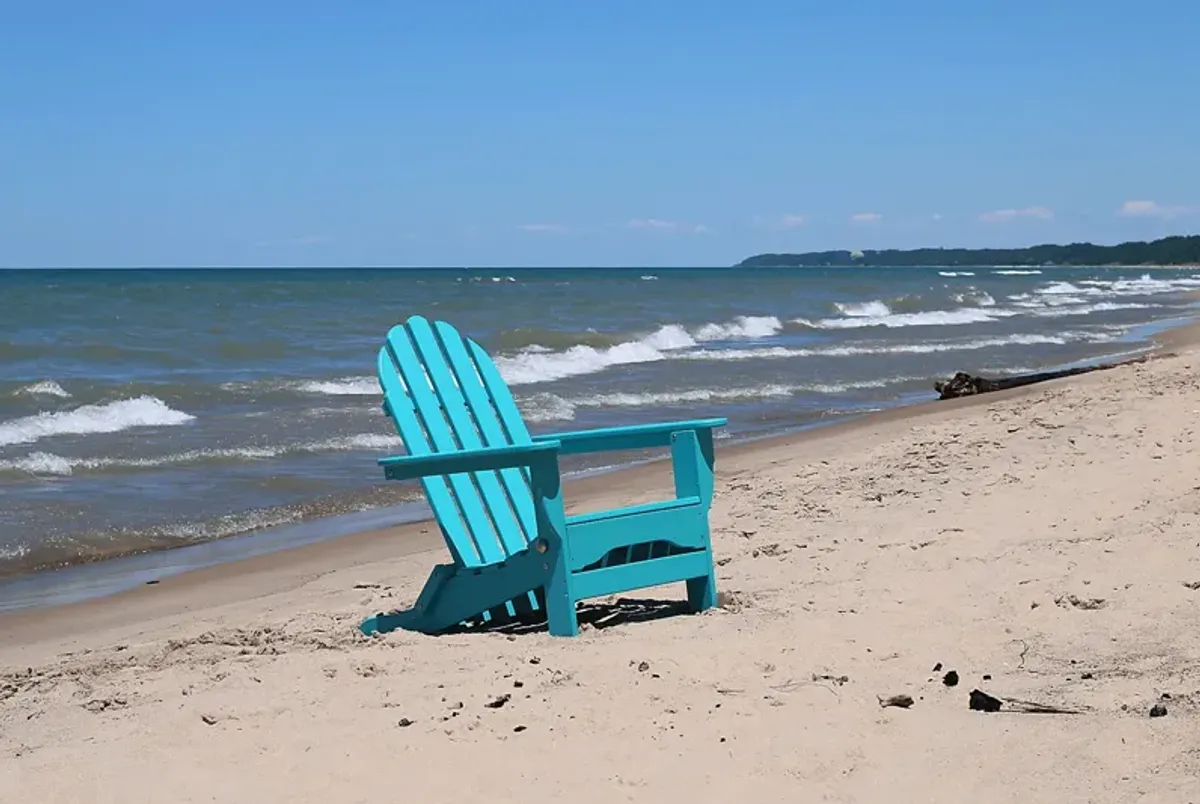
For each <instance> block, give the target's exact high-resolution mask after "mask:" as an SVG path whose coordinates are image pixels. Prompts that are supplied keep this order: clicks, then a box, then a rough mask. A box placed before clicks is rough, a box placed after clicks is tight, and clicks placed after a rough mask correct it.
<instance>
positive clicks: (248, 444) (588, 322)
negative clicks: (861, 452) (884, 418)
mask: <svg viewBox="0 0 1200 804" xmlns="http://www.w3.org/2000/svg"><path fill="white" fill-rule="evenodd" d="M1197 289H1200V273H1195V274H1194V273H1193V272H1191V271H1177V270H1146V269H1116V268H1094V269H1087V268H1071V269H1063V268H1055V269H1046V270H1045V271H1044V272H1041V271H1036V270H1029V269H1006V268H977V269H970V270H953V271H952V270H946V269H938V268H892V269H812V268H808V269H795V270H788V269H758V270H754V269H669V270H667V269H654V270H650V269H590V270H550V269H536V270H535V269H521V270H518V269H503V270H411V269H391V270H380V269H337V270H282V269H280V270H251V269H238V270H141V271H0V576H4V575H13V574H18V573H21V572H26V571H28V570H30V569H33V568H36V567H42V566H50V565H61V564H69V563H76V562H80V561H86V560H94V559H98V558H104V557H109V556H115V555H121V554H128V553H131V552H137V551H142V550H150V549H155V548H166V547H177V546H182V545H187V544H192V543H196V542H200V541H205V540H211V539H217V538H221V537H226V536H230V535H233V534H238V533H244V532H247V531H253V530H256V529H261V528H264V527H268V526H272V525H279V524H285V523H292V522H298V521H302V520H307V519H312V518H315V517H320V516H328V515H331V514H337V513H344V512H351V511H359V510H364V509H370V508H376V507H380V506H390V505H394V504H396V503H398V502H404V501H406V500H410V499H413V497H414V496H415V487H413V486H411V485H399V484H384V483H383V482H382V479H381V474H380V472H379V469H378V467H377V466H376V465H375V461H376V460H377V459H378V458H380V457H384V456H387V455H391V454H396V453H398V452H400V451H402V450H401V444H400V440H399V439H398V438H397V437H396V434H395V431H394V429H393V428H392V426H391V424H390V422H389V420H388V419H387V418H386V417H385V416H384V415H383V413H382V412H381V411H380V408H379V402H380V395H379V391H378V387H377V385H376V383H375V380H374V377H373V367H374V360H375V353H376V352H377V350H378V348H379V345H380V343H381V340H382V337H383V335H384V333H385V332H386V331H387V329H388V328H389V327H390V326H392V325H393V324H395V323H397V322H399V321H400V320H402V319H403V318H405V317H407V316H408V315H411V314H413V313H421V314H424V315H427V316H429V317H433V318H441V319H445V320H448V321H450V322H452V323H454V324H455V325H456V326H457V327H458V328H459V329H460V330H461V331H463V332H464V333H466V334H469V335H471V336H473V337H475V338H477V339H478V340H479V341H480V342H481V343H482V344H483V345H484V346H485V347H486V348H487V349H488V350H489V351H490V352H491V353H492V354H493V355H494V356H495V357H496V362H497V364H498V366H499V368H500V371H501V373H502V375H503V376H504V377H505V378H506V379H507V380H508V382H509V383H510V384H511V386H512V388H513V392H514V394H515V396H516V397H517V400H518V404H519V405H520V406H521V409H522V411H523V412H524V415H525V416H526V418H527V420H528V421H529V422H530V425H531V428H532V429H534V430H535V431H546V430H552V429H583V428H591V427H602V426H611V425H617V424H632V423H638V422H647V421H657V420H664V419H677V418H685V417H697V416H717V415H720V416H727V417H729V420H730V424H729V427H728V432H727V433H725V434H723V435H724V437H728V438H746V437H752V436H759V435H768V434H771V433H777V432H782V431H785V430H790V429H795V428H797V427H803V426H808V425H812V424H815V423H821V422H829V421H836V420H838V419H841V418H844V417H847V416H851V415H856V414H860V413H862V412H865V411H870V410H877V409H881V408H884V407H889V406H894V405H897V404H904V403H908V402H915V401H920V400H923V399H927V398H931V397H932V395H933V394H932V390H931V386H932V381H933V380H934V379H936V378H938V377H942V376H947V375H949V374H951V373H953V372H954V371H956V370H960V369H962V370H970V371H976V372H980V373H992V374H1000V373H1006V372H1016V371H1032V370H1038V369H1044V368H1048V367H1051V366H1056V365H1061V364H1064V363H1071V362H1075V361H1079V360H1089V359H1096V358H1099V357H1104V356H1115V355H1121V354H1129V353H1131V352H1134V351H1137V350H1138V349H1144V348H1146V347H1148V346H1149V344H1148V343H1147V342H1145V341H1144V340H1138V339H1137V338H1136V337H1133V336H1131V335H1130V333H1131V332H1135V331H1136V330H1137V328H1139V327H1142V326H1144V325H1147V324H1152V323H1153V322H1156V321H1165V320H1168V319H1175V318H1179V317H1181V316H1186V315H1190V314H1191V312H1192V308H1191V305H1192V303H1193V302H1192V300H1191V299H1190V298H1189V293H1190V292H1193V291H1195V290H1197ZM628 457H629V456H617V457H616V458H615V459H620V460H623V459H627V458H628ZM609 460H614V459H613V458H610V459H609ZM570 468H571V469H573V470H582V469H586V468H589V467H588V465H585V464H572V465H571V467H570Z"/></svg>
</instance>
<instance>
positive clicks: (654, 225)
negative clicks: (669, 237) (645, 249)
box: [625, 218, 679, 231]
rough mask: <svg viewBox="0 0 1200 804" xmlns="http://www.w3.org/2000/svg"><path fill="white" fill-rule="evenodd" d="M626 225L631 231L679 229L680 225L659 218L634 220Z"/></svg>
mask: <svg viewBox="0 0 1200 804" xmlns="http://www.w3.org/2000/svg"><path fill="white" fill-rule="evenodd" d="M625 225H626V226H627V227H629V228H630V229H658V230H660V231H669V230H672V229H678V228H679V224H678V223H676V222H675V221H664V220H660V219H659V218H634V219H632V220H631V221H629V222H628V223H626V224H625Z"/></svg>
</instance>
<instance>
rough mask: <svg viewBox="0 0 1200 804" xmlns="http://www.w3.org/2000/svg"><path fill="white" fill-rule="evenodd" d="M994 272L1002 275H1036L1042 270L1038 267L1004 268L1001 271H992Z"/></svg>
mask: <svg viewBox="0 0 1200 804" xmlns="http://www.w3.org/2000/svg"><path fill="white" fill-rule="evenodd" d="M992 273H993V274H999V275H1000V276H1036V275H1038V274H1040V273H1041V271H1039V270H1037V269H1028V270H1026V269H1024V268H1004V269H1001V270H999V271H992Z"/></svg>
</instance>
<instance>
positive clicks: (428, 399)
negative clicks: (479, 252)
mask: <svg viewBox="0 0 1200 804" xmlns="http://www.w3.org/2000/svg"><path fill="white" fill-rule="evenodd" d="M414 319H416V317H415V316H414V318H413V319H409V321H408V322H407V326H406V327H393V328H392V330H391V331H390V332H389V333H388V338H387V345H386V347H385V348H386V349H387V350H388V352H389V354H390V355H391V357H392V359H393V360H394V361H395V362H396V365H397V366H398V367H399V369H400V373H401V374H402V375H403V377H404V382H405V385H406V386H408V394H409V398H410V399H411V400H412V402H413V404H414V407H415V408H416V413H417V416H418V417H419V420H420V424H421V425H423V427H424V430H425V433H426V434H427V436H428V439H429V443H430V446H431V447H432V450H433V451H435V452H451V451H454V450H458V449H461V448H462V445H461V444H460V443H458V441H457V439H455V437H454V434H453V433H452V432H451V431H450V427H449V426H448V425H447V423H446V418H445V415H444V413H443V412H442V405H441V402H440V401H439V400H438V398H437V396H436V394H435V393H434V390H433V387H432V384H431V381H430V378H429V376H427V374H426V371H427V370H428V371H429V373H430V375H432V374H433V373H435V372H436V371H438V370H441V371H443V372H446V371H448V369H446V367H445V361H444V360H442V359H440V358H439V360H438V364H425V365H422V361H421V359H420V358H419V357H418V356H417V353H416V351H415V349H414V347H413V342H412V340H411V338H412V333H411V331H410V329H409V328H411V327H412V325H413V323H414ZM422 320H423V319H422ZM439 364H440V365H439ZM400 435H401V438H403V437H404V433H403V432H401V434H400ZM448 480H449V482H450V488H451V490H452V491H453V492H454V495H453V496H454V502H455V503H457V505H456V506H454V507H455V508H456V509H457V512H456V513H457V514H458V516H460V517H461V518H462V520H463V522H464V523H465V524H466V534H463V533H461V532H448V533H447V537H448V538H450V539H454V538H462V536H464V535H465V536H466V537H467V541H468V544H460V545H459V551H460V553H462V554H463V557H464V558H467V557H468V555H470V553H471V552H474V554H475V556H477V557H478V561H477V562H476V563H471V562H468V563H467V564H466V566H478V565H481V564H493V563H495V562H497V561H500V560H502V559H503V554H502V553H501V551H500V547H499V545H498V543H497V542H496V539H495V538H494V536H493V535H492V533H493V531H492V526H491V522H490V521H489V519H488V517H487V514H486V512H485V511H484V509H483V501H482V500H481V499H480V497H479V491H478V489H476V487H475V482H474V479H473V478H472V477H471V475H470V474H469V473H459V474H455V475H450V476H449V477H448ZM440 513H442V512H440V511H439V514H440Z"/></svg>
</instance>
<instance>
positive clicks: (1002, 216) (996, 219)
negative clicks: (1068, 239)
mask: <svg viewBox="0 0 1200 804" xmlns="http://www.w3.org/2000/svg"><path fill="white" fill-rule="evenodd" d="M1053 217H1054V210H1052V209H1050V208H1049V207H1025V208H1024V209H995V210H992V211H991V212H984V213H983V214H981V215H980V216H979V220H981V221H983V222H985V223H1004V222H1005V221H1012V220H1016V219H1017V218H1038V219H1040V220H1050V219H1051V218H1053Z"/></svg>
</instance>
